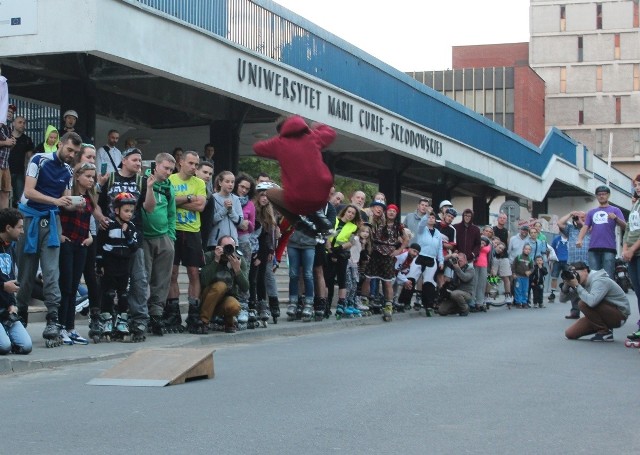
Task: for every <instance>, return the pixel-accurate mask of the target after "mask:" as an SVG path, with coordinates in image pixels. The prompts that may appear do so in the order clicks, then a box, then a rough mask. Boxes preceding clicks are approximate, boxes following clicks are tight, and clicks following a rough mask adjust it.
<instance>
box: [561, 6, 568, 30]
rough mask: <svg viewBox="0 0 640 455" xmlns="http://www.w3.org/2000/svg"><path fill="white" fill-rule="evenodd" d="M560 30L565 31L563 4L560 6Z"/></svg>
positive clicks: (565, 20)
mask: <svg viewBox="0 0 640 455" xmlns="http://www.w3.org/2000/svg"><path fill="white" fill-rule="evenodd" d="M560 31H561V32H566V31H567V9H566V7H565V6H561V7H560Z"/></svg>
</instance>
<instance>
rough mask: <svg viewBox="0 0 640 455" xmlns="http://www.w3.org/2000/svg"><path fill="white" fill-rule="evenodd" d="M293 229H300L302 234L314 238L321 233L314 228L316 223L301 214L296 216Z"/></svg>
mask: <svg viewBox="0 0 640 455" xmlns="http://www.w3.org/2000/svg"><path fill="white" fill-rule="evenodd" d="M295 230H296V231H300V232H302V233H303V234H305V235H308V236H309V237H312V238H315V237H318V236H319V235H321V234H320V232H319V231H318V229H317V228H316V225H315V224H313V222H312V221H311V220H310V219H309V218H307V217H306V216H302V215H300V216H299V217H298V221H297V222H296V223H295Z"/></svg>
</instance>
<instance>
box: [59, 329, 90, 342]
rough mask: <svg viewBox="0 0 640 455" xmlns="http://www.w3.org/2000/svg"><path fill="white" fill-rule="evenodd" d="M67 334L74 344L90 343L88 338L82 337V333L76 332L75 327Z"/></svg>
mask: <svg viewBox="0 0 640 455" xmlns="http://www.w3.org/2000/svg"><path fill="white" fill-rule="evenodd" d="M67 335H68V337H69V338H70V339H71V341H72V343H73V344H89V341H88V340H87V339H86V338H83V337H81V336H80V334H79V333H78V332H76V330H75V329H73V330H72V331H71V332H69V333H68V334H67ZM63 341H64V339H63Z"/></svg>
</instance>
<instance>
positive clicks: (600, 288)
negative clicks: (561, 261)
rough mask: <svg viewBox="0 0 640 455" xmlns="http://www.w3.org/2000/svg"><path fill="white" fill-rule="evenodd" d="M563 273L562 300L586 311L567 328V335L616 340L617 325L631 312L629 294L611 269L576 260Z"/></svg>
mask: <svg viewBox="0 0 640 455" xmlns="http://www.w3.org/2000/svg"><path fill="white" fill-rule="evenodd" d="M560 276H561V278H562V287H561V292H560V301H561V302H567V301H571V302H572V305H575V304H577V308H578V310H580V311H581V312H582V313H583V314H584V317H581V318H580V319H578V320H577V321H576V322H574V323H573V324H572V325H571V326H570V327H569V328H567V330H565V332H564V334H565V336H566V337H567V338H568V339H570V340H577V339H578V338H581V337H583V336H586V335H593V336H592V337H591V338H590V340H591V341H613V329H617V328H618V327H621V326H622V325H623V324H624V323H625V322H626V321H627V318H628V317H629V314H630V312H631V311H630V308H629V299H628V298H627V294H625V292H624V291H623V290H622V288H621V287H620V286H618V284H617V283H616V282H615V281H613V280H612V279H611V278H609V276H608V275H607V272H605V271H604V270H594V271H593V272H590V271H589V266H588V265H587V264H585V263H584V262H574V263H572V264H571V265H570V266H569V268H568V270H565V271H563V272H562V274H561V275H560Z"/></svg>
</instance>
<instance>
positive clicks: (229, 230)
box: [207, 171, 255, 260]
mask: <svg viewBox="0 0 640 455" xmlns="http://www.w3.org/2000/svg"><path fill="white" fill-rule="evenodd" d="M235 183H236V177H235V175H233V173H232V172H229V171H222V172H220V173H219V174H218V175H217V176H216V179H215V181H214V183H213V187H214V190H215V193H214V194H213V227H212V229H211V233H210V234H209V241H208V242H207V246H208V249H215V247H216V245H217V244H218V240H219V239H221V238H222V237H224V236H225V235H228V236H230V237H231V238H233V240H234V242H235V243H236V245H237V244H238V243H239V239H238V226H240V224H241V223H242V221H243V215H242V203H241V202H240V198H239V197H238V196H236V195H235V194H233V187H234V186H235ZM254 205H255V204H254ZM247 260H248V258H247Z"/></svg>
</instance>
